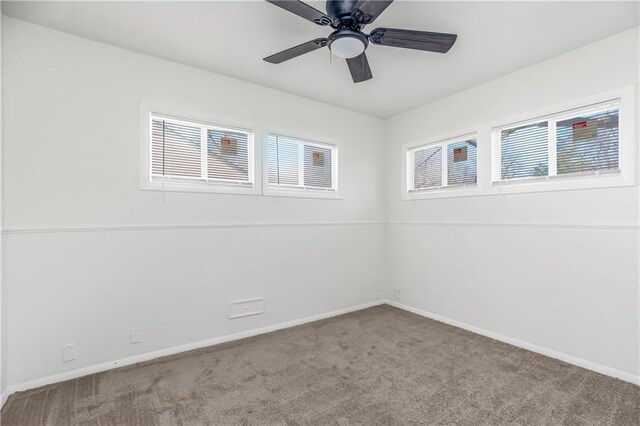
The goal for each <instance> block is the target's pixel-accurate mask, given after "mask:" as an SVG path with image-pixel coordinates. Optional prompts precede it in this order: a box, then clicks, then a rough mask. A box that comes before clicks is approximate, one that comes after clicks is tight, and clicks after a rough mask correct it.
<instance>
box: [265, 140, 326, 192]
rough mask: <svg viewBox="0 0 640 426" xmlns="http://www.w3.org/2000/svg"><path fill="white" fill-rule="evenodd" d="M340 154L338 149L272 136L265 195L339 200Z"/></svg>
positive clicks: (269, 144) (268, 151) (321, 144)
mask: <svg viewBox="0 0 640 426" xmlns="http://www.w3.org/2000/svg"><path fill="white" fill-rule="evenodd" d="M337 154H338V148H337V146H335V145H329V144H325V143H319V142H311V141H307V140H302V139H297V138H293V137H290V136H283V135H278V134H269V135H268V141H267V158H266V163H267V171H266V181H267V182H266V188H265V193H267V194H272V195H273V194H278V195H293V196H301V195H302V196H311V197H332V196H336V195H337V189H338V181H337V177H338V172H337V171H338V168H337V165H338V164H337V163H338V157H337Z"/></svg>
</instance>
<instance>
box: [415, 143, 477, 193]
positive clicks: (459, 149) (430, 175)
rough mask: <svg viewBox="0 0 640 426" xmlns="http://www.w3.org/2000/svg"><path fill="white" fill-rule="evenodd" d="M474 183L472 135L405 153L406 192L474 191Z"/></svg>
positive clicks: (475, 179) (474, 163)
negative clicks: (467, 188) (449, 189)
mask: <svg viewBox="0 0 640 426" xmlns="http://www.w3.org/2000/svg"><path fill="white" fill-rule="evenodd" d="M477 180H478V143H477V139H476V137H475V135H472V136H465V137H459V138H455V139H449V140H446V141H442V142H439V143H435V144H429V145H423V146H419V147H416V148H410V149H408V150H407V192H408V193H409V194H411V193H418V192H423V191H430V190H434V189H445V188H460V187H469V186H471V187H474V186H475V185H476V183H477Z"/></svg>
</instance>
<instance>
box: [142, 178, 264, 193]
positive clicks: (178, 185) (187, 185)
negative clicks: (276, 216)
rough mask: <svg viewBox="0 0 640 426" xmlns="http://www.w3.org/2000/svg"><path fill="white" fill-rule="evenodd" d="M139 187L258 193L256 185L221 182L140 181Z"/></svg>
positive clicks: (206, 191)
mask: <svg viewBox="0 0 640 426" xmlns="http://www.w3.org/2000/svg"><path fill="white" fill-rule="evenodd" d="M140 189H141V190H143V191H164V192H198V193H205V194H232V195H260V189H259V188H258V187H256V185H255V184H254V185H252V186H241V185H233V184H230V185H225V184H222V183H191V182H175V181H173V182H158V181H155V182H142V183H141V184H140Z"/></svg>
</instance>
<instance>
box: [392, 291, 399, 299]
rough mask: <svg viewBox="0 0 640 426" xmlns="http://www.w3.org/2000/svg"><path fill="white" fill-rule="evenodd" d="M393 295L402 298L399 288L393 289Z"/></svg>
mask: <svg viewBox="0 0 640 426" xmlns="http://www.w3.org/2000/svg"><path fill="white" fill-rule="evenodd" d="M393 297H394V298H396V299H397V300H400V290H399V289H395V290H393Z"/></svg>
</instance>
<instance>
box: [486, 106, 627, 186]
mask: <svg viewBox="0 0 640 426" xmlns="http://www.w3.org/2000/svg"><path fill="white" fill-rule="evenodd" d="M619 103H620V102H619V100H614V101H608V102H604V103H599V104H596V105H592V106H589V107H585V108H579V109H575V110H570V111H566V112H564V113H559V114H554V115H551V116H547V117H544V118H542V119H537V120H533V121H531V122H525V123H522V124H516V125H510V126H505V127H501V128H497V129H494V130H493V150H494V152H493V170H492V178H493V182H508V181H513V180H519V179H532V178H538V179H540V178H542V179H549V178H554V177H559V176H572V175H574V176H575V175H600V174H602V173H616V172H619V171H620V134H619V113H620V111H619Z"/></svg>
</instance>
